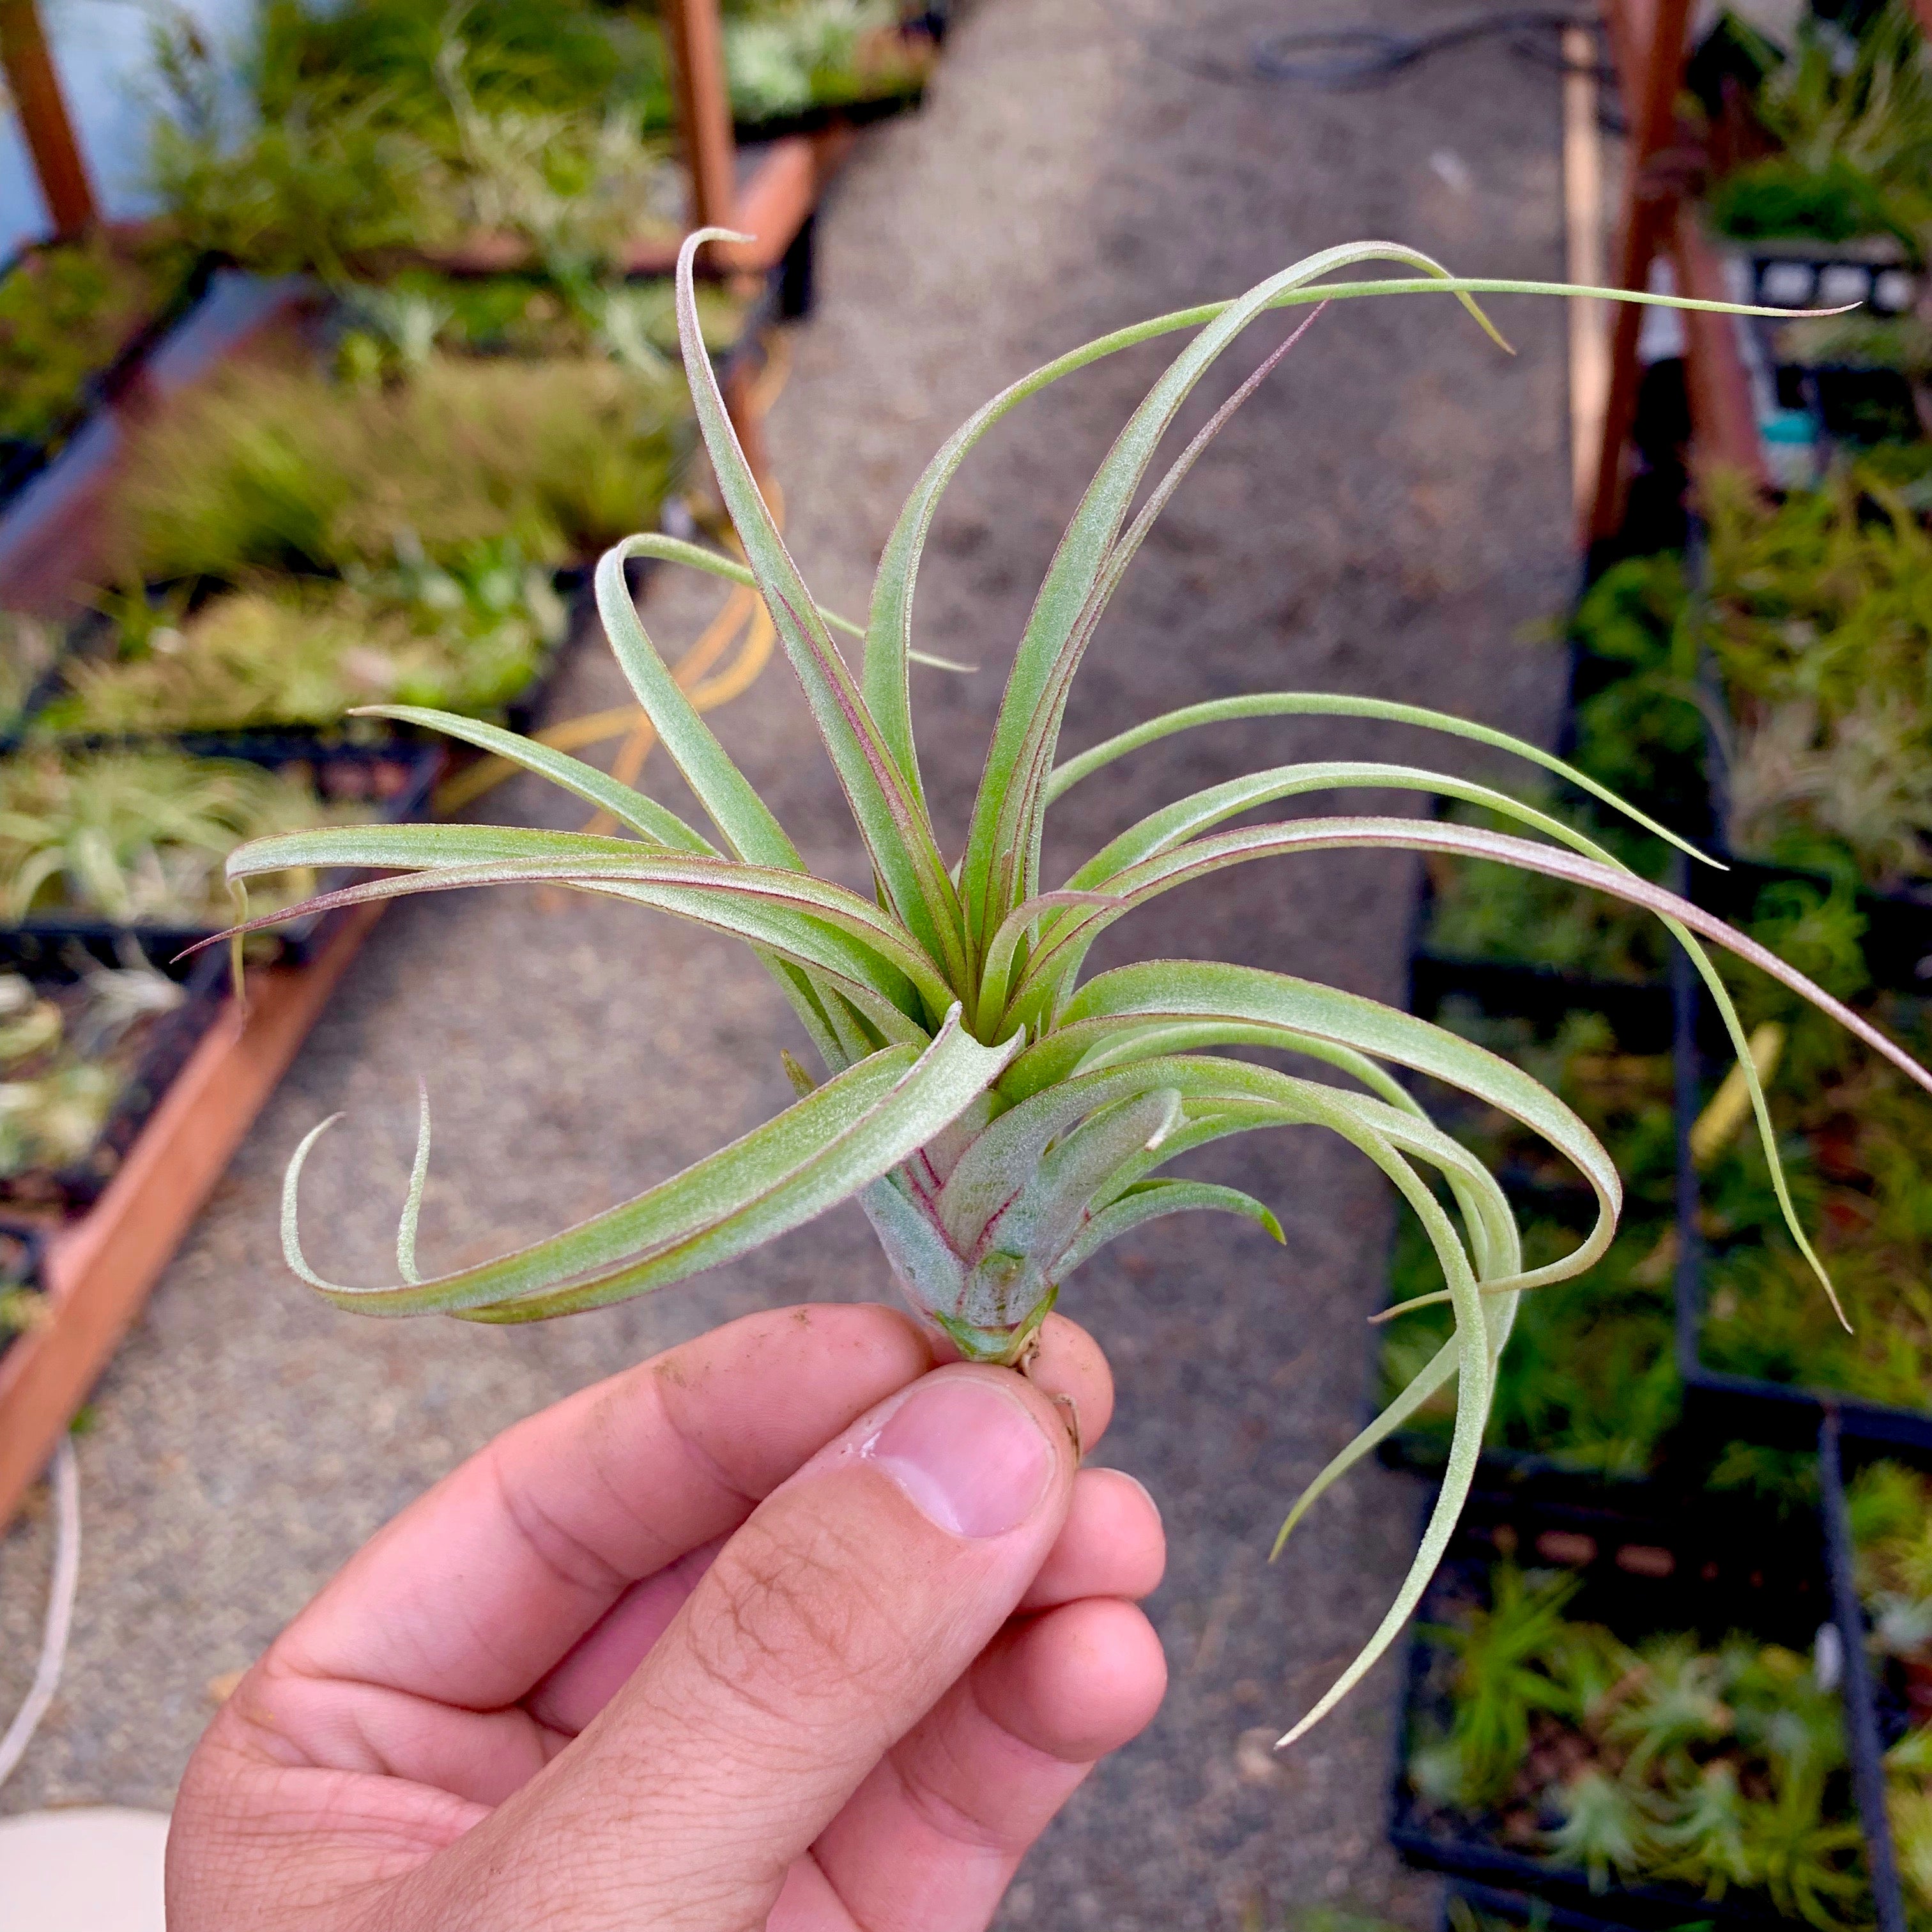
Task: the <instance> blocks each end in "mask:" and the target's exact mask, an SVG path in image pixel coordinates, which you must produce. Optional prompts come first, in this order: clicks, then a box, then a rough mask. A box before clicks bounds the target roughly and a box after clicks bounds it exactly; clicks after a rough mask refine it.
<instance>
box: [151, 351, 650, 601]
mask: <svg viewBox="0 0 1932 1932" xmlns="http://www.w3.org/2000/svg"><path fill="white" fill-rule="evenodd" d="M687 421H688V416H687V413H686V411H685V409H684V407H683V404H682V398H680V397H679V396H678V395H677V394H676V390H675V388H674V386H673V384H672V382H671V380H670V377H668V375H667V376H665V377H657V378H654V377H647V376H646V375H644V374H642V373H641V372H640V371H637V370H634V369H625V368H620V367H619V365H617V364H616V363H615V362H609V361H607V360H604V359H601V358H598V357H585V358H582V359H577V360H574V361H565V360H558V361H555V362H521V361H518V360H516V359H512V358H509V357H489V358H481V357H479V358H474V359H472V358H467V357H463V358H458V357H446V356H431V357H429V358H428V359H427V360H425V362H424V363H423V364H422V366H421V367H420V368H417V369H416V370H415V371H413V373H412V374H410V376H409V377H408V378H407V380H405V381H404V382H402V383H400V384H398V385H396V386H388V387H377V386H371V387H369V388H368V389H362V390H356V389H350V388H347V387H346V386H344V385H342V384H340V383H334V382H332V381H330V380H329V379H328V378H327V377H325V376H323V375H320V374H317V373H315V372H314V371H309V370H306V369H304V370H284V369H280V368H274V367H262V368H236V369H235V370H233V371H228V372H226V373H224V374H221V375H220V376H217V377H215V378H214V379H213V380H211V381H210V382H208V383H205V384H202V385H200V386H197V387H196V389H195V390H194V392H193V394H192V395H189V396H187V397H184V398H182V399H181V402H180V403H179V404H178V405H176V406H175V407H172V408H170V409H169V410H167V411H166V413H165V414H164V415H163V416H160V417H159V418H157V419H156V420H155V421H154V422H153V423H152V424H151V425H147V426H146V427H145V428H143V430H142V431H141V433H140V434H139V436H138V437H136V439H135V442H134V445H133V449H131V450H130V453H129V458H128V461H127V467H126V469H125V472H124V475H123V477H122V478H121V482H120V484H119V485H118V488H117V491H116V495H115V505H114V512H113V514H114V521H115V531H114V550H115V556H114V562H115V567H116V568H117V570H118V572H119V574H121V576H122V577H123V578H124V580H125V581H127V583H129V584H130V585H134V584H139V583H141V582H142V581H144V580H147V581H151V580H154V579H156V578H174V577H217V578H220V579H223V580H226V581H229V582H233V581H236V580H240V579H242V578H245V577H246V576H247V575H248V573H249V572H251V571H270V570H294V571H320V572H332V571H344V570H347V569H348V568H350V567H352V566H353V565H359V564H360V565H368V566H370V567H371V568H378V569H380V568H384V567H386V566H389V565H393V564H394V563H395V561H396V551H397V541H398V537H399V535H406V536H407V540H408V541H412V542H413V543H414V544H417V545H419V546H420V547H421V549H422V551H423V552H424V553H425V554H426V555H427V556H429V557H430V558H431V559H433V560H434V561H436V562H440V563H443V564H446V565H448V564H451V563H453V562H455V560H456V559H458V558H459V557H460V556H461V555H462V554H463V553H464V551H465V550H468V549H469V548H471V547H474V546H476V545H478V544H489V543H493V542H510V543H514V544H515V545H516V546H517V547H518V549H519V550H520V553H521V554H522V556H523V558H524V559H525V560H526V562H529V563H532V564H538V565H541V564H562V563H566V562H571V561H573V560H574V559H577V558H578V557H581V556H588V555H589V554H591V553H593V552H595V551H596V550H599V549H601V548H602V547H603V546H604V544H607V543H610V542H612V541H614V540H615V539H616V537H618V536H619V535H621V534H622V532H624V531H625V530H627V529H631V528H633V527H634V526H635V523H636V521H637V517H638V516H639V515H640V514H642V513H646V512H648V511H650V510H652V509H653V508H655V505H657V504H658V502H660V501H661V499H662V497H663V496H664V492H665V490H667V488H668V487H669V486H670V481H671V478H672V476H673V473H674V472H675V470H676V466H677V464H678V463H679V460H680V458H681V457H682V452H683V446H684V438H685V426H686V423H687Z"/></svg>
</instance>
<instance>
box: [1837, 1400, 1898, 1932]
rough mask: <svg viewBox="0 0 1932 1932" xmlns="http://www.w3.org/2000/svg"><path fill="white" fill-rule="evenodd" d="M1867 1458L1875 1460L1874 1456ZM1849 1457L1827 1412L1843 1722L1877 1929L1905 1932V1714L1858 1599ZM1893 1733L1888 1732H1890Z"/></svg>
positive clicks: (1838, 1431) (1839, 1434) (1880, 1931)
mask: <svg viewBox="0 0 1932 1932" xmlns="http://www.w3.org/2000/svg"><path fill="white" fill-rule="evenodd" d="M1845 1460H1846V1459H1845V1455H1844V1450H1843V1441H1842V1438H1841V1433H1840V1430H1839V1418H1838V1416H1837V1415H1836V1414H1835V1413H1834V1412H1831V1411H1829V1410H1828V1411H1827V1412H1826V1416H1825V1420H1824V1421H1823V1424H1821V1425H1820V1429H1819V1431H1818V1492H1819V1502H1820V1508H1819V1517H1820V1521H1821V1522H1822V1523H1823V1526H1824V1533H1825V1554H1826V1562H1827V1564H1828V1565H1829V1570H1830V1574H1831V1582H1832V1614H1833V1618H1834V1620H1835V1622H1836V1623H1837V1625H1838V1628H1839V1631H1841V1634H1843V1636H1844V1637H1845V1640H1846V1642H1845V1676H1844V1697H1845V1721H1846V1724H1847V1725H1848V1726H1849V1727H1850V1731H1851V1736H1852V1747H1853V1748H1852V1778H1853V1781H1854V1782H1855V1786H1856V1788H1857V1792H1858V1812H1859V1815H1860V1817H1861V1818H1862V1819H1863V1820H1864V1826H1865V1855H1866V1858H1867V1862H1868V1864H1869V1865H1870V1871H1871V1886H1872V1903H1873V1907H1874V1909H1875V1912H1876V1918H1877V1921H1878V1932H1906V1921H1905V1899H1904V1894H1903V1890H1902V1888H1901V1887H1900V1884H1899V1879H1898V1858H1897V1852H1895V1850H1894V1848H1893V1846H1892V1842H1891V1820H1890V1817H1889V1816H1888V1814H1887V1812H1886V1810H1885V1751H1886V1750H1887V1748H1888V1747H1889V1746H1890V1745H1893V1744H1894V1743H1896V1742H1897V1738H1898V1736H1899V1733H1900V1731H1901V1730H1903V1721H1902V1717H1900V1719H1899V1721H1897V1722H1895V1723H1894V1724H1891V1725H1890V1726H1889V1727H1888V1724H1887V1723H1886V1717H1887V1715H1888V1714H1887V1713H1886V1712H1885V1709H1884V1708H1883V1698H1882V1688H1883V1687H1882V1685H1881V1684H1880V1682H1879V1677H1878V1673H1876V1671H1875V1670H1873V1665H1872V1659H1871V1651H1870V1646H1868V1644H1867V1642H1866V1637H1867V1625H1866V1621H1865V1613H1864V1606H1863V1605H1862V1604H1861V1603H1860V1602H1859V1601H1858V1581H1857V1572H1856V1570H1855V1565H1854V1555H1855V1553H1854V1551H1853V1549H1852V1526H1851V1520H1850V1517H1849V1515H1848V1514H1847V1513H1846V1508H1845V1480H1844V1479H1845ZM1864 1460H1870V1459H1869V1458H1868V1457H1867V1458H1866V1459H1864ZM1888 1731H1889V1734H1888Z"/></svg>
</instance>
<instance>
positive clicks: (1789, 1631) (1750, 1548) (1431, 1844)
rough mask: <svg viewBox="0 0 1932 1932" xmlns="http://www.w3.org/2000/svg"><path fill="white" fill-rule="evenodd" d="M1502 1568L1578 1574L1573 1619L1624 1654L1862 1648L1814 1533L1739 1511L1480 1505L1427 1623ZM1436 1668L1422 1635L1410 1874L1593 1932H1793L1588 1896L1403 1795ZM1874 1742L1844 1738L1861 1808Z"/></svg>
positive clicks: (1631, 1895)
mask: <svg viewBox="0 0 1932 1932" xmlns="http://www.w3.org/2000/svg"><path fill="white" fill-rule="evenodd" d="M1505 1556H1511V1557H1514V1559H1516V1560H1517V1561H1518V1562H1521V1563H1523V1565H1526V1567H1535V1566H1537V1565H1547V1566H1549V1567H1552V1568H1567V1569H1571V1570H1574V1571H1578V1572H1580V1574H1581V1576H1582V1578H1583V1585H1582V1588H1581V1589H1580V1591H1579V1592H1578V1593H1577V1596H1576V1597H1575V1598H1574V1599H1573V1601H1572V1602H1571V1605H1570V1606H1569V1608H1568V1611H1567V1613H1566V1614H1567V1615H1568V1616H1570V1617H1571V1619H1574V1620H1575V1621H1578V1622H1592V1623H1602V1624H1605V1625H1608V1626H1609V1627H1610V1628H1611V1629H1613V1630H1614V1631H1616V1632H1617V1633H1618V1634H1619V1636H1621V1637H1623V1638H1624V1639H1625V1640H1626V1641H1635V1640H1639V1639H1640V1638H1642V1637H1646V1636H1648V1635H1650V1634H1655V1633H1661V1632H1666V1631H1696V1632H1697V1634H1698V1635H1699V1637H1700V1640H1703V1641H1704V1642H1706V1643H1719V1642H1721V1641H1722V1640H1723V1639H1724V1637H1726V1636H1727V1635H1728V1634H1730V1632H1732V1631H1744V1632H1747V1633H1748V1634H1751V1635H1752V1636H1754V1637H1758V1638H1760V1639H1761V1640H1763V1641H1765V1642H1767V1643H1781V1644H1784V1645H1787V1646H1790V1648H1792V1649H1796V1650H1799V1651H1801V1652H1803V1651H1807V1650H1809V1649H1811V1646H1813V1644H1814V1642H1816V1641H1817V1637H1818V1635H1819V1632H1820V1627H1821V1626H1822V1625H1826V1624H1830V1625H1832V1626H1833V1628H1834V1629H1835V1630H1836V1631H1838V1636H1837V1640H1836V1641H1837V1644H1838V1647H1839V1648H1840V1649H1841V1651H1848V1650H1849V1648H1850V1641H1851V1640H1852V1639H1853V1638H1855V1635H1856V1633H1855V1631H1846V1630H1845V1629H1843V1628H1841V1627H1840V1626H1839V1625H1838V1622H1837V1620H1836V1605H1835V1598H1834V1595H1833V1592H1832V1586H1831V1580H1830V1577H1829V1568H1828V1565H1827V1560H1826V1551H1825V1548H1824V1541H1823V1536H1822V1535H1821V1534H1820V1531H1819V1529H1817V1526H1815V1525H1814V1524H1809V1523H1798V1524H1794V1523H1790V1522H1787V1523H1783V1524H1778V1523H1774V1522H1772V1521H1769V1520H1765V1519H1763V1518H1761V1517H1759V1516H1758V1515H1757V1513H1755V1512H1753V1511H1745V1510H1742V1509H1741V1508H1739V1505H1738V1504H1737V1502H1736V1499H1734V1498H1732V1497H1728V1496H1727V1497H1723V1498H1715V1497H1713V1498H1707V1499H1705V1502H1704V1505H1703V1508H1701V1509H1699V1508H1696V1507H1694V1506H1688V1505H1687V1506H1686V1507H1685V1508H1682V1509H1680V1510H1679V1511H1675V1512H1673V1514H1670V1516H1668V1517H1644V1516H1640V1515H1637V1514H1634V1513H1628V1512H1625V1511H1622V1510H1621V1509H1619V1508H1617V1507H1616V1506H1615V1505H1613V1504H1612V1503H1610V1502H1608V1501H1607V1500H1606V1499H1605V1493H1604V1492H1601V1491H1595V1490H1591V1489H1589V1488H1588V1487H1586V1486H1583V1485H1581V1484H1577V1485H1573V1487H1571V1491H1570V1493H1569V1495H1568V1497H1567V1498H1565V1499H1560V1500H1559V1499H1554V1498H1542V1499H1536V1500H1535V1501H1530V1500H1527V1499H1521V1498H1516V1497H1510V1498H1502V1497H1498V1496H1490V1495H1483V1496H1477V1497H1475V1498H1473V1499H1472V1501H1471V1503H1470V1505H1469V1508H1467V1509H1466V1511H1465V1512H1464V1515H1463V1522H1462V1524H1461V1525H1460V1527H1459V1529H1458V1530H1457V1535H1456V1538H1455V1540H1454V1542H1452V1544H1451V1546H1450V1549H1449V1552H1448V1556H1447V1557H1446V1559H1445V1561H1444V1562H1443V1565H1442V1568H1441V1569H1439V1571H1437V1573H1436V1577H1435V1579H1434V1580H1433V1582H1432V1583H1431V1584H1430V1589H1429V1592H1428V1593H1427V1595H1426V1596H1425V1597H1424V1601H1423V1604H1422V1607H1421V1611H1420V1613H1419V1616H1420V1618H1421V1621H1422V1622H1424V1623H1427V1622H1438V1621H1441V1620H1442V1618H1443V1617H1444V1616H1445V1613H1447V1612H1448V1611H1449V1610H1451V1609H1452V1608H1453V1607H1454V1606H1455V1605H1456V1604H1458V1603H1467V1602H1469V1601H1472V1600H1477V1601H1479V1600H1480V1598H1481V1589H1482V1584H1483V1581H1484V1578H1485V1577H1486V1576H1487V1571H1488V1570H1489V1568H1490V1565H1492V1564H1493V1562H1496V1560H1497V1559H1499V1558H1502V1557H1505ZM1436 1655H1438V1653H1437V1652H1436V1650H1435V1649H1434V1647H1433V1646H1432V1645H1431V1644H1430V1643H1429V1642H1428V1640H1427V1639H1426V1638H1425V1637H1423V1636H1422V1635H1421V1634H1420V1633H1419V1632H1418V1634H1417V1635H1415V1637H1413V1638H1412V1640H1411V1642H1410V1646H1409V1655H1408V1667H1407V1671H1406V1678H1405V1684H1404V1691H1403V1709H1402V1715H1401V1720H1400V1725H1399V1728H1398V1743H1397V1757H1396V1764H1395V1769H1394V1781H1393V1789H1392V1793H1391V1829H1390V1836H1391V1839H1392V1840H1393V1841H1394V1844H1395V1846H1396V1848H1397V1850H1399V1851H1400V1852H1401V1853H1402V1854H1403V1857H1404V1858H1406V1859H1408V1860H1409V1862H1411V1863H1412V1864H1419V1865H1423V1866H1425V1867H1430V1868H1431V1869H1433V1870H1438V1871H1443V1872H1447V1873H1451V1875H1453V1876H1454V1877H1455V1878H1457V1879H1459V1880H1462V1881H1466V1882H1470V1883H1472V1884H1474V1885H1479V1886H1484V1887H1487V1888H1492V1889H1494V1890H1496V1891H1518V1892H1526V1893H1528V1894H1532V1896H1534V1897H1536V1898H1538V1899H1541V1900H1548V1901H1549V1903H1550V1905H1551V1906H1553V1907H1556V1908H1557V1909H1560V1910H1562V1911H1565V1912H1572V1913H1574V1914H1577V1915H1579V1916H1580V1917H1581V1918H1584V1919H1586V1920H1588V1921H1592V1922H1593V1923H1595V1924H1603V1923H1604V1922H1609V1923H1611V1924H1617V1925H1622V1926H1628V1927H1636V1928H1639V1929H1640V1932H1661V1928H1667V1927H1690V1926H1693V1925H1700V1924H1701V1925H1715V1926H1718V1927H1739V1928H1742V1927H1766V1928H1769V1927H1781V1928H1784V1929H1785V1932H1790V1928H1792V1927H1793V1926H1794V1925H1795V1924H1797V1923H1798V1921H1793V1920H1791V1919H1789V1918H1784V1917H1783V1916H1781V1915H1780V1914H1778V1912H1777V1911H1776V1910H1775V1908H1774V1907H1773V1906H1772V1905H1771V1903H1770V1902H1769V1900H1767V1899H1766V1898H1764V1897H1763V1896H1762V1895H1760V1894H1746V1893H1740V1892H1737V1891H1732V1892H1730V1893H1727V1894H1726V1895H1725V1896H1724V1897H1723V1898H1721V1899H1708V1898H1706V1897H1704V1896H1703V1894H1702V1893H1701V1892H1700V1891H1697V1890H1695V1889H1694V1888H1691V1887H1690V1886H1688V1885H1678V1884H1673V1883H1667V1882H1658V1883H1655V1884H1639V1885H1617V1884H1615V1883H1612V1884H1610V1885H1608V1886H1607V1888H1605V1889H1604V1890H1603V1891H1592V1890H1591V1888H1590V1884H1589V1877H1588V1876H1587V1874H1586V1873H1584V1872H1583V1871H1582V1870H1579V1869H1576V1868H1574V1867H1564V1866H1562V1865H1558V1864H1552V1863H1550V1862H1548V1861H1545V1860H1544V1859H1542V1858H1537V1857H1535V1856H1533V1855H1531V1854H1530V1853H1529V1852H1526V1851H1523V1850H1519V1849H1516V1848H1515V1847H1514V1846H1511V1845H1509V1844H1508V1843H1505V1842H1504V1841H1503V1840H1502V1838H1500V1837H1499V1836H1498V1835H1496V1832H1495V1831H1494V1830H1493V1829H1492V1828H1491V1827H1490V1823H1489V1822H1488V1821H1487V1820H1485V1819H1484V1818H1481V1817H1472V1816H1469V1815H1466V1814H1453V1813H1450V1812H1448V1811H1438V1810H1433V1809H1432V1808H1430V1807H1428V1806H1427V1805H1426V1804H1424V1802H1422V1801H1421V1800H1420V1799H1418V1797H1417V1796H1416V1795H1415V1793H1413V1792H1412V1790H1411V1789H1410V1787H1409V1781H1408V1778H1407V1775H1406V1766H1407V1765H1408V1762H1409V1755H1410V1752H1411V1750H1412V1745H1413V1743H1414V1741H1415V1737H1416V1735H1417V1733H1418V1730H1419V1727H1420V1725H1421V1721H1422V1719H1423V1717H1424V1714H1425V1713H1426V1712H1427V1711H1428V1710H1429V1709H1430V1708H1431V1706H1432V1705H1433V1704H1435V1703H1436V1700H1439V1697H1441V1695H1442V1693H1441V1692H1440V1691H1439V1690H1438V1689H1437V1688H1436V1686H1435V1685H1433V1684H1432V1682H1431V1670H1430V1667H1431V1664H1432V1663H1433V1661H1434V1660H1435V1658H1436ZM1869 1742H1870V1739H1869V1738H1866V1739H1862V1740H1861V1736H1860V1735H1859V1733H1858V1729H1857V1727H1856V1726H1855V1724H1848V1726H1847V1731H1846V1750H1847V1754H1848V1757H1849V1760H1850V1762H1851V1763H1852V1778H1851V1780H1850V1783H1851V1785H1852V1790H1853V1793H1854V1794H1858V1793H1861V1792H1862V1791H1864V1790H1866V1789H1867V1788H1868V1787H1869V1775H1868V1774H1871V1773H1873V1772H1875V1771H1876V1767H1875V1766H1873V1765H1872V1764H1870V1763H1869V1762H1868V1761H1867V1762H1866V1763H1864V1766H1863V1768H1862V1769H1861V1752H1863V1751H1864V1746H1865V1745H1868V1744H1869ZM1860 1819H1861V1823H1862V1824H1864V1825H1865V1826H1866V1827H1867V1841H1868V1842H1869V1840H1870V1821H1869V1820H1867V1819H1866V1818H1865V1817H1864V1814H1863V1812H1862V1811H1861V1813H1860Z"/></svg>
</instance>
